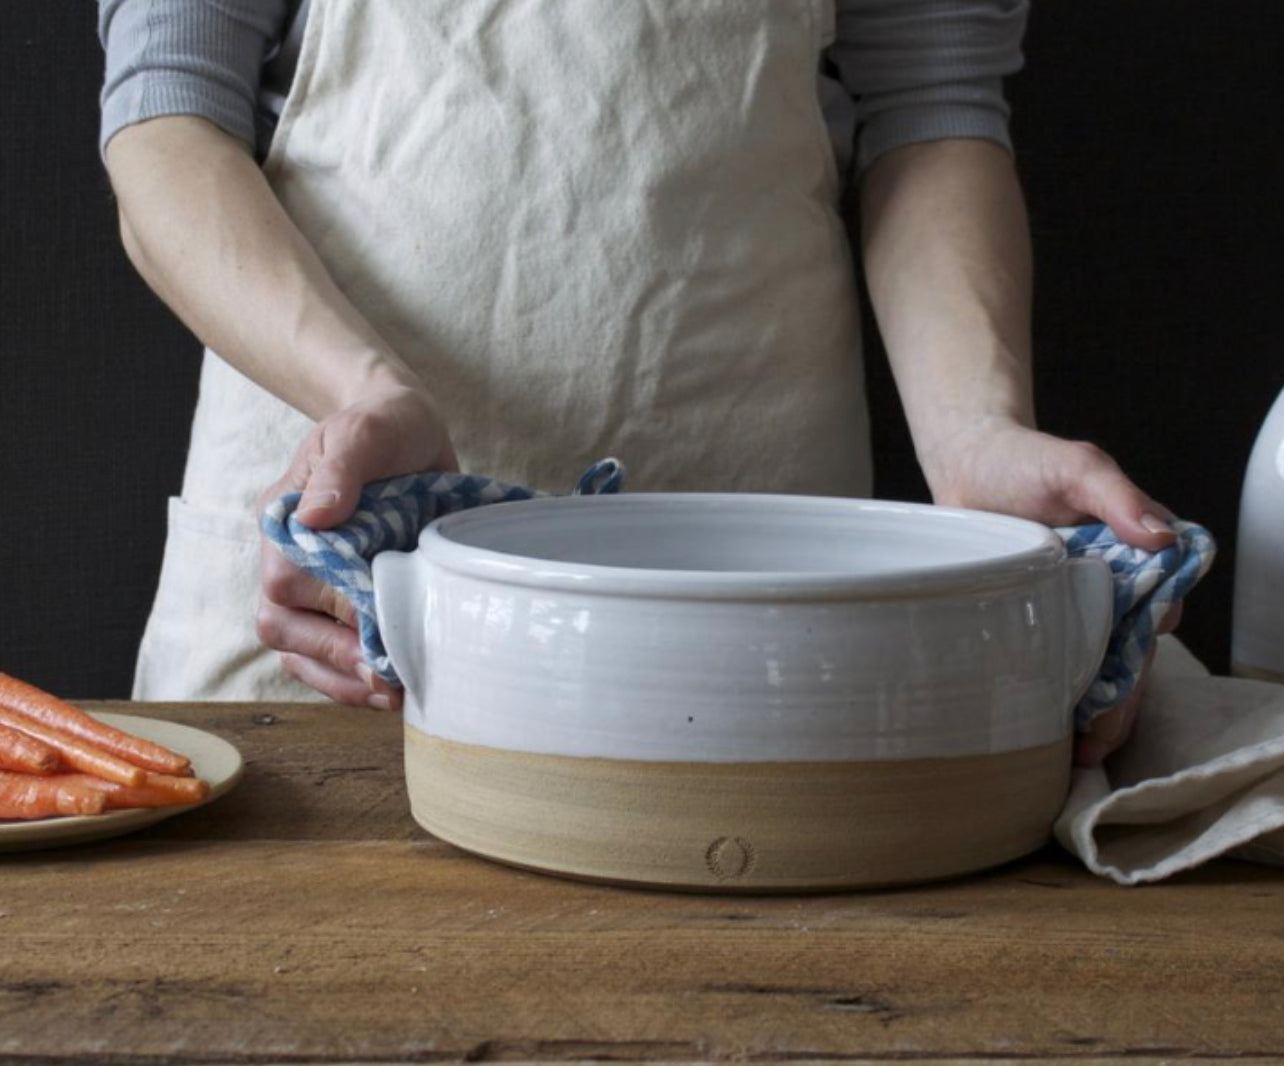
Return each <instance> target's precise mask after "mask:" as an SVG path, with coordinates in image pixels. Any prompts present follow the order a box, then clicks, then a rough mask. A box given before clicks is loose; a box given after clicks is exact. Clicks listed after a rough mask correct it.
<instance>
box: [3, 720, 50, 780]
mask: <svg viewBox="0 0 1284 1066" xmlns="http://www.w3.org/2000/svg"><path fill="white" fill-rule="evenodd" d="M60 765H61V760H60V759H59V758H58V753H57V752H56V751H54V750H53V748H51V747H50V746H49V745H48V744H42V743H40V741H38V740H36V739H34V738H33V737H29V736H27V735H26V734H25V733H19V732H18V731H17V730H16V729H9V728H7V727H5V726H2V725H0V770H17V771H20V772H22V773H27V774H51V773H53V772H54V771H55V770H57V769H58V767H59V766H60Z"/></svg>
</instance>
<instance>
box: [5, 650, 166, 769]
mask: <svg viewBox="0 0 1284 1066" xmlns="http://www.w3.org/2000/svg"><path fill="white" fill-rule="evenodd" d="M0 706H3V707H8V708H9V709H10V710H12V711H17V712H18V713H19V714H23V715H26V716H27V717H28V718H30V719H32V720H34V721H36V722H39V723H40V724H41V725H45V726H48V727H49V728H50V729H56V730H58V732H60V733H66V734H67V735H68V736H72V737H76V738H77V739H79V740H84V741H87V742H88V743H90V744H92V745H93V746H94V747H96V748H99V749H100V750H102V751H104V752H106V753H107V754H109V755H114V756H116V758H118V759H124V760H125V761H126V762H131V763H133V764H134V765H135V766H141V767H142V768H143V769H144V770H151V771H153V772H154V773H158V774H188V773H190V772H191V763H190V761H189V760H188V759H185V758H184V757H183V756H182V755H179V754H177V753H176V752H172V751H170V750H169V749H168V748H164V747H161V745H159V744H153V743H152V742H151V741H150V740H143V739H142V738H141V737H135V736H131V735H130V734H129V733H123V732H121V731H120V730H119V729H113V728H112V727H111V726H109V725H104V724H103V723H102V722H100V721H98V720H97V719H95V718H92V717H90V716H89V715H87V714H86V713H85V712H84V711H82V710H81V709H80V708H79V707H73V706H72V705H71V704H70V703H67V702H66V701H65V700H60V699H59V698H58V697H57V696H54V695H51V694H50V693H48V692H45V691H44V689H39V688H36V686H35V685H31V684H28V683H27V682H26V681H19V680H18V679H17V678H16V677H10V676H9V675H8V674H4V673H0Z"/></svg>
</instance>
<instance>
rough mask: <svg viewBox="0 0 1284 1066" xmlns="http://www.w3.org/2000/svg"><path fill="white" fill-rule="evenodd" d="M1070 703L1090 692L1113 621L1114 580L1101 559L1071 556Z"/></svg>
mask: <svg viewBox="0 0 1284 1066" xmlns="http://www.w3.org/2000/svg"><path fill="white" fill-rule="evenodd" d="M1066 565H1067V566H1068V567H1069V568H1070V569H1069V571H1068V579H1069V592H1070V594H1069V597H1068V598H1069V602H1070V611H1069V623H1070V624H1069V639H1068V644H1069V655H1068V660H1067V661H1068V663H1069V670H1068V671H1067V673H1068V675H1069V678H1070V692H1069V697H1070V699H1069V705H1070V706H1071V707H1073V706H1074V705H1075V704H1077V703H1078V702H1079V699H1080V698H1081V697H1082V696H1083V694H1084V693H1085V692H1087V691H1088V686H1089V685H1091V684H1092V682H1093V680H1094V679H1095V678H1096V676H1097V672H1098V671H1099V670H1100V669H1101V663H1102V660H1103V659H1104V658H1105V657H1106V647H1107V646H1108V645H1109V643H1110V632H1111V628H1112V626H1113V624H1114V614H1115V608H1114V589H1115V586H1114V579H1113V578H1112V577H1111V575H1110V567H1109V566H1107V565H1106V564H1105V563H1104V562H1102V561H1101V560H1100V559H1083V558H1080V559H1069V560H1067V561H1066Z"/></svg>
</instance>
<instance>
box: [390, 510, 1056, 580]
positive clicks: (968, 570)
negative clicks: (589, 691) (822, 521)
mask: <svg viewBox="0 0 1284 1066" xmlns="http://www.w3.org/2000/svg"><path fill="white" fill-rule="evenodd" d="M657 505H658V506H661V507H667V506H679V507H700V508H710V507H712V508H720V509H729V508H733V507H734V508H754V507H759V508H761V507H770V508H776V509H780V508H782V507H788V508H790V509H792V510H794V511H795V512H797V513H798V514H800V515H804V514H806V513H808V512H810V513H817V512H826V511H827V512H833V513H837V514H839V515H840V516H841V514H843V513H850V514H853V515H861V514H878V515H893V516H903V517H905V518H916V517H917V518H927V519H929V520H931V521H937V522H966V523H968V524H970V525H972V526H973V527H978V526H979V527H982V528H984V529H986V530H988V531H989V532H991V533H993V534H997V535H999V536H1002V535H1003V534H1007V535H1008V536H1011V537H1012V538H1013V539H1014V540H1015V539H1016V535H1017V534H1019V535H1020V539H1021V541H1022V542H1023V544H1024V545H1025V546H1023V547H1021V548H1018V549H1017V550H1014V551H1012V552H1010V553H1007V554H1000V555H997V556H994V557H991V558H987V559H982V560H977V561H973V562H966V563H953V564H948V565H941V566H924V567H915V568H913V569H909V570H902V571H892V572H888V573H878V574H860V575H853V574H850V573H844V572H841V571H836V572H818V571H810V572H795V571H736V570H727V571H709V570H674V569H658V568H657V569H642V568H633V567H620V566H607V565H602V564H598V563H574V562H565V561H561V560H551V559H541V558H538V557H535V556H527V555H520V554H518V553H514V552H507V551H499V550H496V549H493V548H481V547H477V546H474V545H470V544H466V543H463V542H461V541H460V540H457V539H454V536H452V534H453V535H458V533H459V532H461V531H463V530H466V529H468V528H470V527H474V526H477V525H482V524H491V523H495V522H505V523H517V522H519V521H522V520H523V519H522V518H521V517H520V516H522V515H528V516H529V515H531V513H532V511H534V510H537V509H538V510H540V511H549V510H563V509H567V508H583V509H586V510H587V509H589V508H603V507H608V508H615V509H621V508H623V509H629V508H633V509H639V510H640V509H643V508H654V507H656V506H657ZM1031 541H1033V543H1031ZM419 553H421V554H422V555H423V556H424V557H425V558H426V559H427V560H429V561H430V562H432V563H433V564H435V565H437V566H440V567H441V568H442V569H443V570H446V571H448V572H451V573H454V574H458V575H461V576H465V577H474V578H478V579H481V580H484V581H488V582H498V583H501V584H508V585H519V586H525V587H529V588H536V589H542V590H546V591H550V590H551V591H568V592H569V591H573V592H578V593H584V594H588V595H604V596H618V595H625V596H632V597H642V598H657V599H715V600H766V601H772V600H794V599H808V600H811V599H875V598H877V599H899V598H922V597H928V596H940V595H955V594H966V593H969V592H973V591H980V590H987V589H995V588H1007V587H1011V586H1013V585H1018V584H1022V583H1025V582H1030V581H1033V580H1035V579H1037V578H1038V577H1039V576H1041V575H1043V574H1045V573H1047V572H1050V571H1052V570H1054V569H1055V568H1056V567H1057V566H1058V565H1059V564H1061V563H1062V562H1064V561H1065V559H1066V557H1067V554H1066V549H1065V545H1064V543H1063V542H1062V540H1061V538H1060V537H1058V536H1057V534H1056V533H1055V532H1053V531H1052V530H1051V529H1050V528H1048V527H1047V526H1044V525H1041V524H1039V523H1037V522H1032V521H1029V520H1027V519H1023V518H1014V517H1011V516H1008V515H999V514H991V513H990V512H987V511H973V510H966V509H963V508H954V507H938V506H936V505H934V504H918V503H904V502H900V501H889V500H866V499H849V498H845V497H830V496H801V495H800V496H789V495H771V494H764V493H645V492H635V493H625V494H621V495H609V496H550V497H539V498H536V499H532V500H515V501H511V502H507V503H498V504H491V505H487V506H485V507H478V508H473V509H471V510H467V511H460V512H456V513H454V514H451V515H445V516H443V517H442V518H438V519H436V520H435V521H433V522H432V523H430V524H429V525H428V526H427V527H426V528H425V529H424V530H423V531H422V532H421V534H420V537H419ZM410 554H414V553H410Z"/></svg>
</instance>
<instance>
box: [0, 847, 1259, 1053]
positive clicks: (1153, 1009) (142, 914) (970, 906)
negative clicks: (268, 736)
mask: <svg viewBox="0 0 1284 1066" xmlns="http://www.w3.org/2000/svg"><path fill="white" fill-rule="evenodd" d="M0 878H2V879H3V882H2V883H3V886H4V890H3V903H0V913H3V917H0V1061H6V1057H7V1061H25V1060H29V1059H31V1058H33V1057H35V1056H37V1055H40V1056H48V1057H52V1058H54V1059H59V1058H61V1059H65V1060H68V1061H77V1062H91V1063H92V1062H103V1063H106V1062H111V1063H117V1064H132V1063H143V1062H153V1063H154V1062H156V1061H171V1060H174V1059H182V1060H192V1061H217V1062H227V1063H239V1062H251V1061H253V1062H264V1061H273V1060H277V1061H298V1060H307V1059H314V1060H316V1061H325V1062H335V1061H389V1062H392V1061H409V1060H416V1061H431V1060H450V1061H459V1060H465V1059H467V1060H472V1061H479V1060H485V1059H490V1060H548V1061H565V1060H569V1059H584V1058H592V1059H604V1058H611V1059H634V1060H646V1061H654V1060H670V1061H672V1060H693V1061H695V1060H709V1059H728V1058H752V1059H789V1060H795V1059H807V1058H814V1059H830V1058H834V1057H850V1058H871V1059H888V1058H897V1059H900V1058H906V1059H912V1058H916V1057H918V1058H941V1057H951V1056H953V1057H961V1058H968V1057H978V1056H979V1057H1002V1058H1018V1057H1022V1056H1027V1057H1048V1056H1054V1057H1077V1056H1079V1055H1089V1056H1093V1057H1096V1058H1114V1057H1117V1056H1124V1055H1127V1056H1138V1055H1150V1056H1158V1057H1217V1056H1228V1057H1246V1056H1247V1057H1269V1056H1284V995H1282V994H1281V988H1282V987H1284V985H1282V983H1281V982H1282V980H1284V878H1282V877H1281V876H1280V874H1279V872H1278V871H1272V870H1267V869H1263V868H1255V867H1251V866H1248V865H1238V864H1230V863H1226V864H1221V865H1219V866H1217V867H1214V868H1209V869H1206V870H1203V871H1198V872H1195V873H1193V874H1189V875H1186V876H1183V877H1181V878H1178V879H1176V880H1174V881H1172V882H1168V883H1165V884H1162V885H1157V886H1153V887H1150V888H1145V889H1132V890H1126V889H1121V888H1118V887H1116V886H1114V885H1111V884H1108V883H1105V882H1102V881H1099V880H1097V879H1094V878H1091V877H1090V876H1088V875H1087V874H1084V873H1082V872H1081V871H1079V870H1077V869H1075V868H1073V867H1071V866H1070V865H1069V864H1068V863H1064V862H1055V861H1047V860H1042V861H1039V862H1033V863H1031V862H1026V863H1022V864H1018V865H1014V866H1011V867H1008V868H1005V869H1004V870H1001V871H998V872H996V873H992V874H989V875H982V876H977V877H972V878H968V879H965V880H962V881H958V882H953V883H949V884H940V885H934V886H929V887H923V888H917V889H906V890H901V891H897V892H881V893H880V892H875V893H863V894H862V893H853V894H847V895H828V896H814V897H781V898H737V899H734V900H732V899H727V898H719V897H699V896H683V895H676V894H664V893H654V892H644V891H637V890H627V889H619V888H608V887H604V886H597V885H591V884H582V883H576V882H568V881H561V880H556V879H553V878H548V877H544V876H540V875H537V874H531V873H525V872H521V871H516V870H510V869H507V868H504V867H500V866H497V865H494V864H491V863H487V862H483V861H480V860H476V859H472V858H470V857H468V856H466V855H464V854H463V853H461V852H459V851H456V850H455V849H453V848H450V847H448V846H446V845H444V844H441V843H439V842H436V841H432V840H427V839H420V840H418V841H413V842H402V841H386V840H384V841H368V842H354V841H344V840H328V841H319V842H307V841H292V840H250V841H244V842H240V841H232V840H225V839H218V838H211V839H193V840H188V841H182V840H178V839H172V840H159V839H143V838H141V837H140V838H129V839H125V840H121V841H119V842H116V843H114V844H110V845H100V846H96V847H92V848H82V849H68V850H67V851H63V852H57V853H31V854H27V855H21V856H17V855H15V856H8V857H6V858H4V859H3V860H0Z"/></svg>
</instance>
